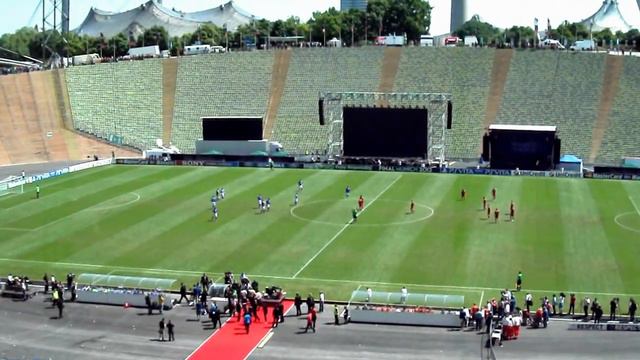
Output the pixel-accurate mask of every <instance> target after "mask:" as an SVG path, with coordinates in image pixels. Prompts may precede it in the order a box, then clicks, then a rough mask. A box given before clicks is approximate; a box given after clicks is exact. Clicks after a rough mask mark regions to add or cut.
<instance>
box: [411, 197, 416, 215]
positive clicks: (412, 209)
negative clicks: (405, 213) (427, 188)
mask: <svg viewBox="0 0 640 360" xmlns="http://www.w3.org/2000/svg"><path fill="white" fill-rule="evenodd" d="M409 211H410V212H411V213H412V214H413V213H414V212H415V211H416V203H415V202H413V200H411V205H409Z"/></svg>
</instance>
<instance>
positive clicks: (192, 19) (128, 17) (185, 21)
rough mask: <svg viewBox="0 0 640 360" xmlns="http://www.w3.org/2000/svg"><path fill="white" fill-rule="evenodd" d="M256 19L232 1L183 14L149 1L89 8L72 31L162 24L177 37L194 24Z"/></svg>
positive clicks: (136, 29) (96, 32) (109, 31)
mask: <svg viewBox="0 0 640 360" xmlns="http://www.w3.org/2000/svg"><path fill="white" fill-rule="evenodd" d="M253 20H257V18H256V17H255V16H253V15H250V14H249V13H247V12H245V11H243V10H240V9H238V8H237V7H236V5H235V4H234V3H233V1H229V2H227V3H226V4H223V5H220V6H217V7H215V8H211V9H208V10H203V11H198V12H193V13H186V12H182V11H177V10H175V9H169V8H166V7H164V6H163V5H162V4H161V3H160V2H158V1H157V0H149V1H148V2H146V3H145V4H142V5H140V6H138V7H135V8H133V9H131V10H128V11H125V12H121V13H114V12H110V11H104V10H99V9H96V8H91V10H89V14H87V17H86V18H85V19H84V21H83V22H82V25H80V26H79V27H78V28H77V29H75V30H74V31H75V32H76V33H77V34H79V35H85V34H86V35H90V36H96V37H97V36H100V34H101V33H102V34H103V35H104V36H105V37H112V36H114V35H117V34H119V33H123V34H129V32H131V33H132V34H133V35H135V36H137V35H140V34H142V33H143V32H144V30H145V29H148V28H150V27H153V26H163V27H164V28H165V29H166V30H167V32H168V33H169V36H180V35H182V34H184V33H190V32H194V31H196V30H197V29H198V26H200V25H202V24H205V23H213V24H215V25H217V26H219V27H222V28H224V27H226V28H227V29H228V30H229V31H235V30H236V29H237V28H238V26H240V25H245V24H249V23H251V22H252V21H253Z"/></svg>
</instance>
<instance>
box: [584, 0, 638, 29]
mask: <svg viewBox="0 0 640 360" xmlns="http://www.w3.org/2000/svg"><path fill="white" fill-rule="evenodd" d="M581 23H582V24H584V25H585V26H586V27H587V29H589V28H590V27H591V30H592V31H601V30H604V29H606V28H609V29H610V30H611V31H612V32H614V33H615V32H616V31H622V32H627V31H629V30H631V28H632V26H631V25H629V23H628V22H627V21H626V20H625V19H624V17H623V16H622V13H621V12H620V8H618V1H617V0H604V1H603V2H602V6H601V7H600V9H598V11H597V12H596V13H595V14H593V15H591V16H590V17H588V18H586V19H584V20H582V21H581Z"/></svg>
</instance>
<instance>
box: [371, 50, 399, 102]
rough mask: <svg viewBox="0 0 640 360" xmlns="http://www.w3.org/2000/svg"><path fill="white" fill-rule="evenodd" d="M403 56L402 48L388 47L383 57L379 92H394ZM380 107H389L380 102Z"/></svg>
mask: <svg viewBox="0 0 640 360" xmlns="http://www.w3.org/2000/svg"><path fill="white" fill-rule="evenodd" d="M401 56H402V47H395V46H394V47H386V48H385V49H384V54H383V55H382V69H381V72H380V84H379V85H378V92H381V93H390V92H393V87H394V84H395V82H396V75H397V74H398V68H399V67H400V58H401ZM377 105H378V106H388V105H389V104H388V102H387V101H380V102H379V103H378V104H377Z"/></svg>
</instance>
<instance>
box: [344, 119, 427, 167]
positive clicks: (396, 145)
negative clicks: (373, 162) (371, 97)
mask: <svg viewBox="0 0 640 360" xmlns="http://www.w3.org/2000/svg"><path fill="white" fill-rule="evenodd" d="M427 115H428V114H427V110H426V109H397V108H359V107H345V108H344V109H343V120H344V123H343V140H344V144H343V153H344V155H345V156H350V157H384V158H426V156H427V154H426V153H427V122H428V116H427Z"/></svg>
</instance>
